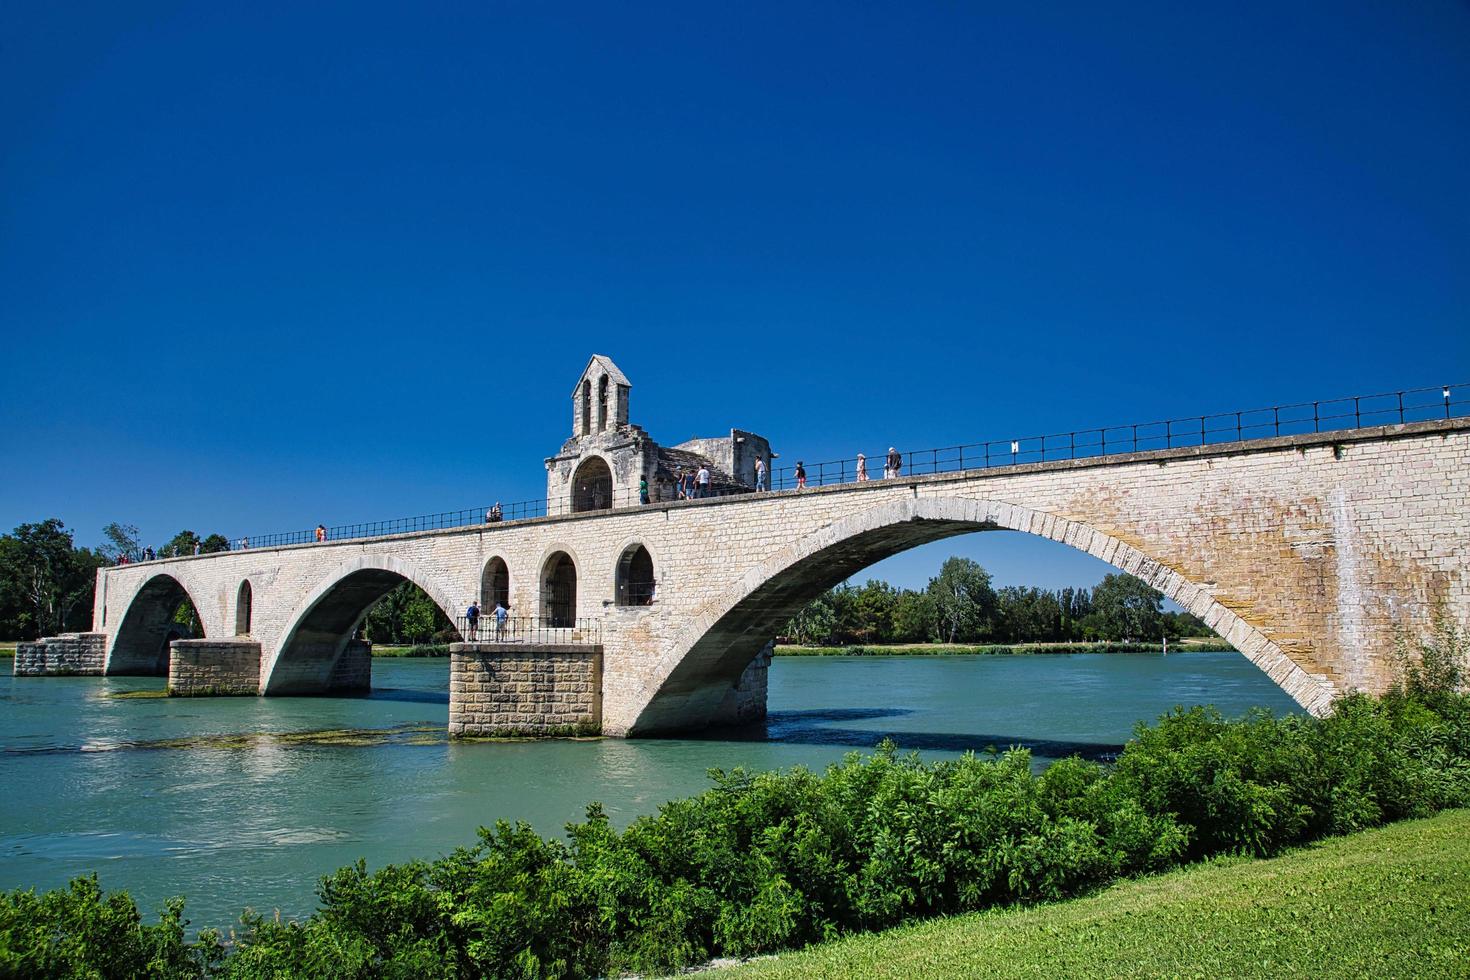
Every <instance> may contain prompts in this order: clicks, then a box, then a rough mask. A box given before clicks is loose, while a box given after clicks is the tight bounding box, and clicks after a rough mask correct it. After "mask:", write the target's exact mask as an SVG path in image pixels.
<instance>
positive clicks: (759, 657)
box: [710, 641, 776, 725]
mask: <svg viewBox="0 0 1470 980" xmlns="http://www.w3.org/2000/svg"><path fill="white" fill-rule="evenodd" d="M775 650H776V644H775V641H772V642H770V643H767V644H766V645H765V647H763V648H762V649H761V652H760V653H758V654H756V655H755V659H754V660H752V661H751V662H750V665H749V666H748V667H746V668H745V671H744V672H743V673H742V674H741V675H740V680H738V681H736V682H735V686H734V687H732V688H730V693H729V694H726V695H725V700H723V701H721V702H720V706H719V708H717V709H716V710H715V713H714V714H713V715H711V716H710V724H711V725H749V724H753V723H754V722H758V721H765V718H766V683H767V680H768V679H769V677H770V672H771V657H772V656H773V655H774V653H775Z"/></svg>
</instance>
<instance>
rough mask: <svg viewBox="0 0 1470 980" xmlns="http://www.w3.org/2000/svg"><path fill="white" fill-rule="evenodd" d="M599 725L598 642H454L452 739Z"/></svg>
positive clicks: (566, 731)
mask: <svg viewBox="0 0 1470 980" xmlns="http://www.w3.org/2000/svg"><path fill="white" fill-rule="evenodd" d="M601 731H602V647H601V645H598V644H578V643H566V644H547V643H452V644H450V646H449V736H450V737H451V738H473V737H477V736H478V737H483V736H512V735H596V734H598V733H600V732H601Z"/></svg>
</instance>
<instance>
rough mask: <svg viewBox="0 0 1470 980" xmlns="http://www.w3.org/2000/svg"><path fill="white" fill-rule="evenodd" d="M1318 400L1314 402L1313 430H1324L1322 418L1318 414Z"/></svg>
mask: <svg viewBox="0 0 1470 980" xmlns="http://www.w3.org/2000/svg"><path fill="white" fill-rule="evenodd" d="M1317 404H1318V403H1317V402H1312V431H1313V432H1321V431H1322V418H1321V416H1320V415H1318V414H1317Z"/></svg>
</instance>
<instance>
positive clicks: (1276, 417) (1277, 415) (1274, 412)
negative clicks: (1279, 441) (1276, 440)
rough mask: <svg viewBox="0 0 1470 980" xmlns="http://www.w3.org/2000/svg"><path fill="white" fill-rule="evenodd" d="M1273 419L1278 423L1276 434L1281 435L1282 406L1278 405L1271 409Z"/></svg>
mask: <svg viewBox="0 0 1470 980" xmlns="http://www.w3.org/2000/svg"><path fill="white" fill-rule="evenodd" d="M1271 418H1272V420H1273V421H1275V423H1276V434H1277V435H1278V436H1279V435H1281V406H1280V405H1277V406H1276V407H1274V408H1272V409H1271Z"/></svg>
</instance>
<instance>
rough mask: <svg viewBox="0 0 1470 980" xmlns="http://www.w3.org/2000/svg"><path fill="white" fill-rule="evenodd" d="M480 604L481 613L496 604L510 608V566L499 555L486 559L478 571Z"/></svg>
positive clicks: (488, 610)
mask: <svg viewBox="0 0 1470 980" xmlns="http://www.w3.org/2000/svg"><path fill="white" fill-rule="evenodd" d="M480 605H481V607H482V609H481V614H482V615H483V614H485V613H488V612H490V611H492V610H493V609H494V608H495V607H496V606H497V605H500V606H504V607H505V608H506V609H509V608H510V568H509V567H508V566H507V565H506V564H505V559H504V558H501V557H500V556H499V555H497V556H495V557H494V558H491V559H490V560H489V561H487V562H486V563H485V570H484V571H483V572H481V573H480Z"/></svg>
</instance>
